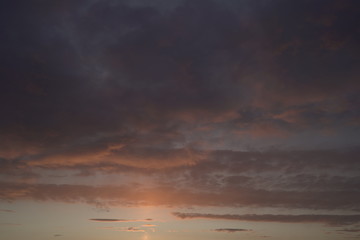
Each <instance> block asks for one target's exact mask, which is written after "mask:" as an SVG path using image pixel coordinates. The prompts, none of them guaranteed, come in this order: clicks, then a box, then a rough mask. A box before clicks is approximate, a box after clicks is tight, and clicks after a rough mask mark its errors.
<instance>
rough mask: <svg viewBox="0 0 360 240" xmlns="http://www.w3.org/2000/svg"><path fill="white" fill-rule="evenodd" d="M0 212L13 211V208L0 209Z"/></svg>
mask: <svg viewBox="0 0 360 240" xmlns="http://www.w3.org/2000/svg"><path fill="white" fill-rule="evenodd" d="M0 212H6V213H15V211H14V210H10V209H0Z"/></svg>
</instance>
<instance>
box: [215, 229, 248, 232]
mask: <svg viewBox="0 0 360 240" xmlns="http://www.w3.org/2000/svg"><path fill="white" fill-rule="evenodd" d="M214 231H215V232H226V233H234V232H249V231H252V230H250V229H242V228H218V229H214Z"/></svg>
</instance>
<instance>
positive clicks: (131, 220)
mask: <svg viewBox="0 0 360 240" xmlns="http://www.w3.org/2000/svg"><path fill="white" fill-rule="evenodd" d="M89 220H90V221H95V222H148V221H152V219H151V218H147V219H117V218H91V219H89Z"/></svg>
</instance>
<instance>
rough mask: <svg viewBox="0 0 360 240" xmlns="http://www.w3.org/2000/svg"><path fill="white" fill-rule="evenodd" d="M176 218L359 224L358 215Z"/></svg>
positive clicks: (197, 215)
mask: <svg viewBox="0 0 360 240" xmlns="http://www.w3.org/2000/svg"><path fill="white" fill-rule="evenodd" d="M173 215H175V216H176V217H178V218H181V219H187V218H189V219H191V218H204V219H224V220H236V221H248V222H280V223H324V224H327V225H331V226H342V225H351V224H355V223H359V222H360V215H316V214H312V215H306V214H303V215H276V214H263V215H259V214H245V215H235V214H204V213H180V212H174V213H173Z"/></svg>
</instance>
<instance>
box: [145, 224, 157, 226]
mask: <svg viewBox="0 0 360 240" xmlns="http://www.w3.org/2000/svg"><path fill="white" fill-rule="evenodd" d="M141 226H142V227H156V226H157V225H154V224H143V225H141Z"/></svg>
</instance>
